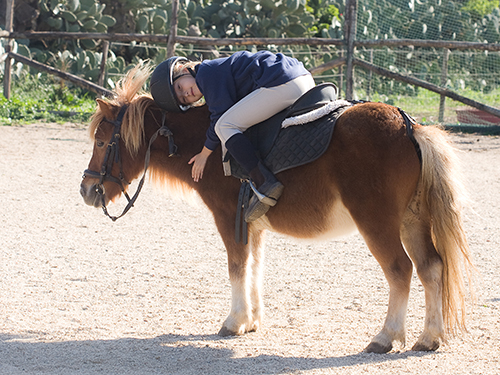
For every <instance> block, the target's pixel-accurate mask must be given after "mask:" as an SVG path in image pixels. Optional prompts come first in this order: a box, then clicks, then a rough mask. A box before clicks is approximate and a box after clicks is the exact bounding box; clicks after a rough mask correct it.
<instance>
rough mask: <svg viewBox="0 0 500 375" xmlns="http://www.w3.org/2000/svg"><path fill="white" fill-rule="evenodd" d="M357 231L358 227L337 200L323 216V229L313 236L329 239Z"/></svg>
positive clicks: (319, 238)
mask: <svg viewBox="0 0 500 375" xmlns="http://www.w3.org/2000/svg"><path fill="white" fill-rule="evenodd" d="M357 231H358V228H357V227H356V224H355V223H354V220H353V219H352V216H351V214H350V213H349V211H348V210H347V208H346V207H345V206H344V205H343V204H342V203H341V202H337V203H336V204H334V206H333V208H332V210H331V211H330V212H329V213H328V214H327V215H326V217H325V218H324V229H323V230H321V231H319V232H318V233H317V235H316V236H314V238H317V239H318V240H330V239H332V238H338V237H344V236H348V235H351V234H353V233H356V232H357Z"/></svg>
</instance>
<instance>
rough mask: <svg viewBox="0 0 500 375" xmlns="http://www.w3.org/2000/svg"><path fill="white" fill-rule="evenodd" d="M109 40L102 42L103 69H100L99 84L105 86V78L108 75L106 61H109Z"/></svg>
mask: <svg viewBox="0 0 500 375" xmlns="http://www.w3.org/2000/svg"><path fill="white" fill-rule="evenodd" d="M108 51H109V40H104V41H103V42H102V59H101V70H100V71H99V82H98V83H99V86H101V87H104V78H105V77H106V61H108Z"/></svg>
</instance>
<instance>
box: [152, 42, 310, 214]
mask: <svg viewBox="0 0 500 375" xmlns="http://www.w3.org/2000/svg"><path fill="white" fill-rule="evenodd" d="M313 86H314V80H313V78H312V76H311V74H310V73H309V72H308V71H307V70H306V69H305V68H304V66H303V64H302V63H301V62H299V61H298V60H297V59H294V58H291V57H287V56H284V55H283V54H281V53H277V54H274V53H272V52H269V51H260V52H257V53H250V52H248V51H241V52H237V53H235V54H233V55H232V56H230V57H225V58H220V59H215V60H206V61H203V62H201V63H199V62H191V61H189V60H187V59H186V58H183V57H171V58H169V59H167V60H166V61H164V62H162V63H161V64H159V65H158V66H157V67H156V69H155V70H154V72H153V74H152V76H151V83H150V89H151V94H152V96H153V98H154V100H155V102H156V103H157V104H158V105H159V106H160V107H161V108H163V109H165V110H166V111H177V112H179V111H185V110H187V109H189V108H190V107H191V106H195V105H200V104H202V101H201V99H202V98H203V97H204V99H205V103H206V104H207V105H208V109H209V111H210V119H211V124H210V127H209V128H208V131H207V139H206V142H205V145H204V147H203V149H202V150H201V152H200V153H199V154H197V155H195V156H193V157H192V158H191V160H190V161H189V164H192V165H193V167H192V177H193V179H194V181H196V182H198V181H199V180H200V179H201V178H202V177H203V170H204V169H205V165H206V162H207V159H208V157H209V156H210V154H211V153H212V152H213V151H214V150H215V149H216V148H217V147H218V145H219V144H220V143H222V145H223V155H224V154H225V151H226V150H227V151H229V153H230V154H231V155H232V156H233V157H234V159H235V160H236V161H237V162H238V163H239V164H240V165H241V166H242V167H243V168H244V169H245V170H246V171H247V173H248V175H249V176H250V183H251V184H253V185H254V186H253V187H254V191H256V194H255V195H254V196H252V198H251V200H250V203H249V207H248V209H247V210H246V212H245V220H246V221H247V222H251V221H254V220H256V219H258V218H259V217H261V216H262V215H264V214H265V213H266V212H267V211H268V210H269V207H270V206H274V205H275V204H276V202H277V200H278V198H279V197H280V196H281V193H282V192H283V185H282V184H281V182H279V181H278V180H277V179H276V177H275V176H274V174H273V173H272V172H271V171H269V170H268V169H267V168H266V167H265V166H264V165H263V164H262V163H261V162H260V160H259V158H258V157H257V155H256V153H255V150H254V148H253V145H252V144H251V142H250V140H249V139H248V138H247V137H246V136H245V135H243V132H244V131H245V130H246V129H248V128H249V127H251V126H252V125H255V124H258V123H259V122H262V121H264V120H266V119H268V118H270V117H272V116H274V115H275V114H277V113H278V112H281V111H282V110H284V109H285V108H287V107H288V106H290V105H291V104H292V103H293V102H295V100H297V99H298V98H299V97H300V96H301V95H302V94H304V93H305V92H307V91H309V90H310V89H311V88H312V87H313Z"/></svg>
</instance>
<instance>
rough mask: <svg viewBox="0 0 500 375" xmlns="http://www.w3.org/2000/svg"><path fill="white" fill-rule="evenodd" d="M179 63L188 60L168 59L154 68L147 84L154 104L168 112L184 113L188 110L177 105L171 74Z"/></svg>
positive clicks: (182, 58)
mask: <svg viewBox="0 0 500 375" xmlns="http://www.w3.org/2000/svg"><path fill="white" fill-rule="evenodd" d="M179 61H186V62H187V61H189V60H188V59H186V58H185V57H180V56H173V57H170V58H168V59H167V60H165V61H163V62H162V63H160V64H159V65H158V66H157V67H156V68H155V70H154V71H153V74H152V75H151V80H150V83H149V89H150V90H151V95H152V96H153V99H154V100H155V102H156V104H158V106H159V107H160V108H162V109H164V110H165V111H168V112H184V111H187V110H188V109H189V107H186V106H183V105H180V104H179V102H178V101H177V98H176V95H175V91H174V77H173V73H174V67H175V64H177V62H179Z"/></svg>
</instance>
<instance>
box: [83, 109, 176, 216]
mask: <svg viewBox="0 0 500 375" xmlns="http://www.w3.org/2000/svg"><path fill="white" fill-rule="evenodd" d="M127 108H128V106H127V105H124V106H123V107H122V108H121V109H120V112H119V113H118V117H117V118H116V120H114V121H110V120H107V119H104V120H103V121H107V122H109V123H111V124H113V125H114V129H113V135H112V137H111V140H110V141H109V143H108V147H107V149H106V154H105V156H104V161H103V162H102V166H101V171H100V172H96V171H92V170H90V169H86V170H85V171H84V172H83V178H85V177H92V178H99V183H98V184H96V185H95V191H96V193H97V195H98V196H99V197H100V198H101V207H102V210H103V211H104V214H105V215H106V216H107V217H109V218H110V219H111V220H113V221H116V220H118V219H119V218H121V217H122V216H123V215H125V214H126V213H127V212H128V211H129V210H130V208H131V207H133V206H134V203H135V201H136V200H137V198H138V197H139V193H140V192H141V189H142V186H143V185H144V179H145V177H146V172H147V170H148V167H149V159H150V156H151V145H152V144H153V142H154V141H155V140H156V138H157V137H158V134H161V135H163V136H165V137H167V138H168V146H169V154H168V156H169V157H174V156H179V155H178V154H177V146H176V145H175V143H174V139H173V133H172V131H171V130H170V129H169V128H168V127H167V126H166V125H165V112H162V126H161V127H160V128H159V129H158V130H157V131H156V132H155V133H154V134H153V136H152V137H151V138H150V140H149V145H148V150H147V151H146V157H145V161H144V174H143V175H142V178H141V180H140V181H139V185H138V186H137V190H136V192H135V194H134V195H133V197H132V198H130V197H129V195H128V194H127V192H126V191H125V188H126V187H127V186H128V185H130V182H128V181H127V180H126V179H125V177H124V175H123V166H122V159H121V155H120V138H121V127H122V122H123V117H124V115H125V112H126V111H127ZM114 163H118V165H119V167H120V173H119V175H118V177H115V176H113V175H112V174H111V171H112V169H113V164H114ZM105 181H111V182H114V183H115V184H118V185H119V186H120V188H121V190H122V193H123V195H125V197H126V198H127V201H128V203H127V206H126V207H125V208H124V209H123V212H122V213H121V215H119V216H111V215H110V214H109V213H108V209H107V208H106V201H105V189H104V182H105Z"/></svg>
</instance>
